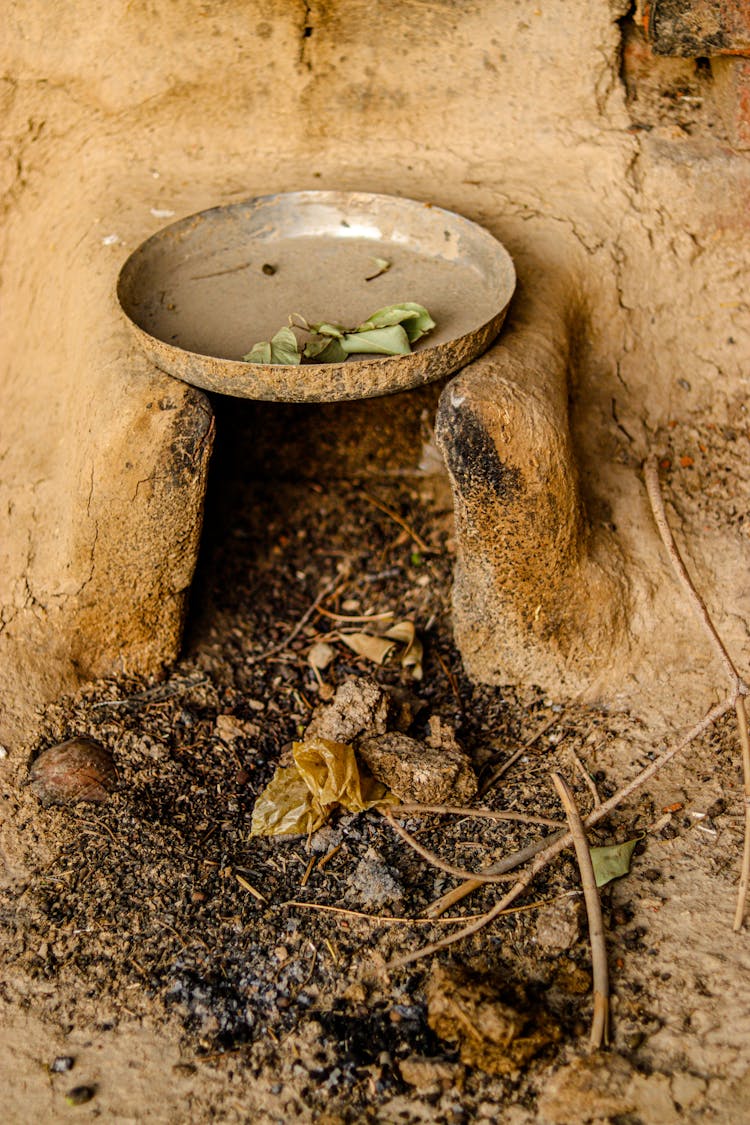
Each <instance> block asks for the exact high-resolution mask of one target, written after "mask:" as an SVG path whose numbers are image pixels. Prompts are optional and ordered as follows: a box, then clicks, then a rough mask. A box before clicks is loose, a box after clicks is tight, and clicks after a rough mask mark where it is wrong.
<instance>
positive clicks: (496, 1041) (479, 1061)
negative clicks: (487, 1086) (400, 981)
mask: <svg viewBox="0 0 750 1125" xmlns="http://www.w3.org/2000/svg"><path fill="white" fill-rule="evenodd" d="M427 1011H428V1021H429V1024H430V1027H431V1028H432V1029H433V1031H435V1032H436V1033H437V1035H439V1036H440V1038H441V1039H446V1040H448V1041H449V1042H457V1043H458V1049H459V1053H460V1055H461V1060H462V1062H464V1063H466V1065H467V1066H478V1067H481V1069H482V1070H484V1071H487V1072H488V1073H489V1074H506V1075H510V1074H513V1073H515V1072H517V1071H518V1070H519V1069H520V1068H521V1067H523V1066H524V1065H525V1064H526V1063H528V1062H529V1060H530V1059H532V1058H533V1057H534V1055H536V1054H538V1053H539V1051H541V1050H542V1049H543V1048H544V1047H546V1046H548V1045H549V1044H550V1043H554V1042H556V1041H557V1040H558V1039H559V1038H560V1034H561V1033H560V1029H559V1027H558V1026H557V1024H556V1023H555V1021H554V1019H553V1018H552V1016H551V1015H550V1014H549V1013H548V1012H546V1011H545V1010H544V1009H543V1008H541V1007H540V1006H539V1005H538V1004H536V1003H534V1002H533V1001H532V1000H531V999H530V997H529V996H527V995H526V994H525V992H524V990H523V989H522V988H521V987H520V986H518V987H510V986H509V985H508V984H507V983H506V982H502V981H500V980H499V979H497V978H495V979H493V978H492V977H490V976H488V975H485V974H481V975H480V974H474V973H472V972H470V971H469V970H466V969H462V968H449V969H445V968H442V967H441V966H439V965H438V966H436V967H435V968H434V969H433V971H432V973H431V976H430V980H429V983H428V986H427Z"/></svg>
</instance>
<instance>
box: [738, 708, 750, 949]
mask: <svg viewBox="0 0 750 1125" xmlns="http://www.w3.org/2000/svg"><path fill="white" fill-rule="evenodd" d="M735 711H736V712H737V726H738V727H739V732H740V745H741V747H742V774H743V777H744V786H743V796H744V798H745V801H744V804H745V843H744V846H743V849H742V867H741V869H740V884H739V887H738V889H737V910H736V912H735V915H734V929H735V930H739V929H741V928H742V922H743V919H744V917H745V902H746V901H747V888H748V883H750V735H748V729H747V707H746V705H745V700H744V699H743V698H742V696H741V695H738V696H737V700H736V702H735Z"/></svg>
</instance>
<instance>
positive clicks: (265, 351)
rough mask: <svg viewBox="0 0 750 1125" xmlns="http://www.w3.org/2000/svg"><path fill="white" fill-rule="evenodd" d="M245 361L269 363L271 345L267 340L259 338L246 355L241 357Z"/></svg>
mask: <svg viewBox="0 0 750 1125" xmlns="http://www.w3.org/2000/svg"><path fill="white" fill-rule="evenodd" d="M242 358H243V359H244V361H245V363H270V362H271V345H270V343H269V341H268V340H261V342H260V343H259V344H253V346H252V348H251V349H250V351H249V352H248V353H247V355H243V357H242Z"/></svg>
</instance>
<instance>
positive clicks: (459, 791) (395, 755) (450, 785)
mask: <svg viewBox="0 0 750 1125" xmlns="http://www.w3.org/2000/svg"><path fill="white" fill-rule="evenodd" d="M357 750H358V753H359V756H360V757H361V759H362V760H363V762H364V763H365V764H366V765H367V768H368V769H369V770H370V772H371V773H372V775H373V777H375V778H377V780H378V781H382V782H383V784H384V785H387V786H388V788H389V789H390V790H391V792H392V793H395V794H396V796H397V797H400V798H401V800H402V801H414V802H416V803H417V804H422V805H440V804H455V805H466V804H468V803H469V802H470V801H471V800H472V798H473V797H474V795H475V793H476V791H477V779H476V776H475V774H474V771H473V769H472V767H471V762H470V761H469V759H468V758H467V757H466V755H465V754H464V753H462V751H461V750H459V749H458V748H455V749H453V748H451V749H447V750H443V749H433V748H432V747H431V746H427V745H425V743H423V742H419V741H418V740H417V739H415V738H410V737H409V736H408V735H405V734H399V733H398V732H395V731H394V732H391V733H389V734H380V735H377V736H375V737H374V738H366V739H363V740H362V741H361V742H359V743H358V746H357Z"/></svg>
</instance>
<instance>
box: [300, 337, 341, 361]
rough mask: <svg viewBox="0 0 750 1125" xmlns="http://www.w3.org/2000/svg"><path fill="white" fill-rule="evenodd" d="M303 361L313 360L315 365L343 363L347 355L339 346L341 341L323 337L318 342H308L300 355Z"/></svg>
mask: <svg viewBox="0 0 750 1125" xmlns="http://www.w3.org/2000/svg"><path fill="white" fill-rule="evenodd" d="M302 354H303V355H304V357H305V359H314V360H315V361H316V363H343V362H344V361H345V360H346V358H347V353H346V352H345V351H344V349H343V348H342V346H341V341H340V340H337V339H331V337H330V336H323V337H321V338H320V339H318V340H308V342H307V343H306V344H305V350H304V352H303V353H302Z"/></svg>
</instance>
